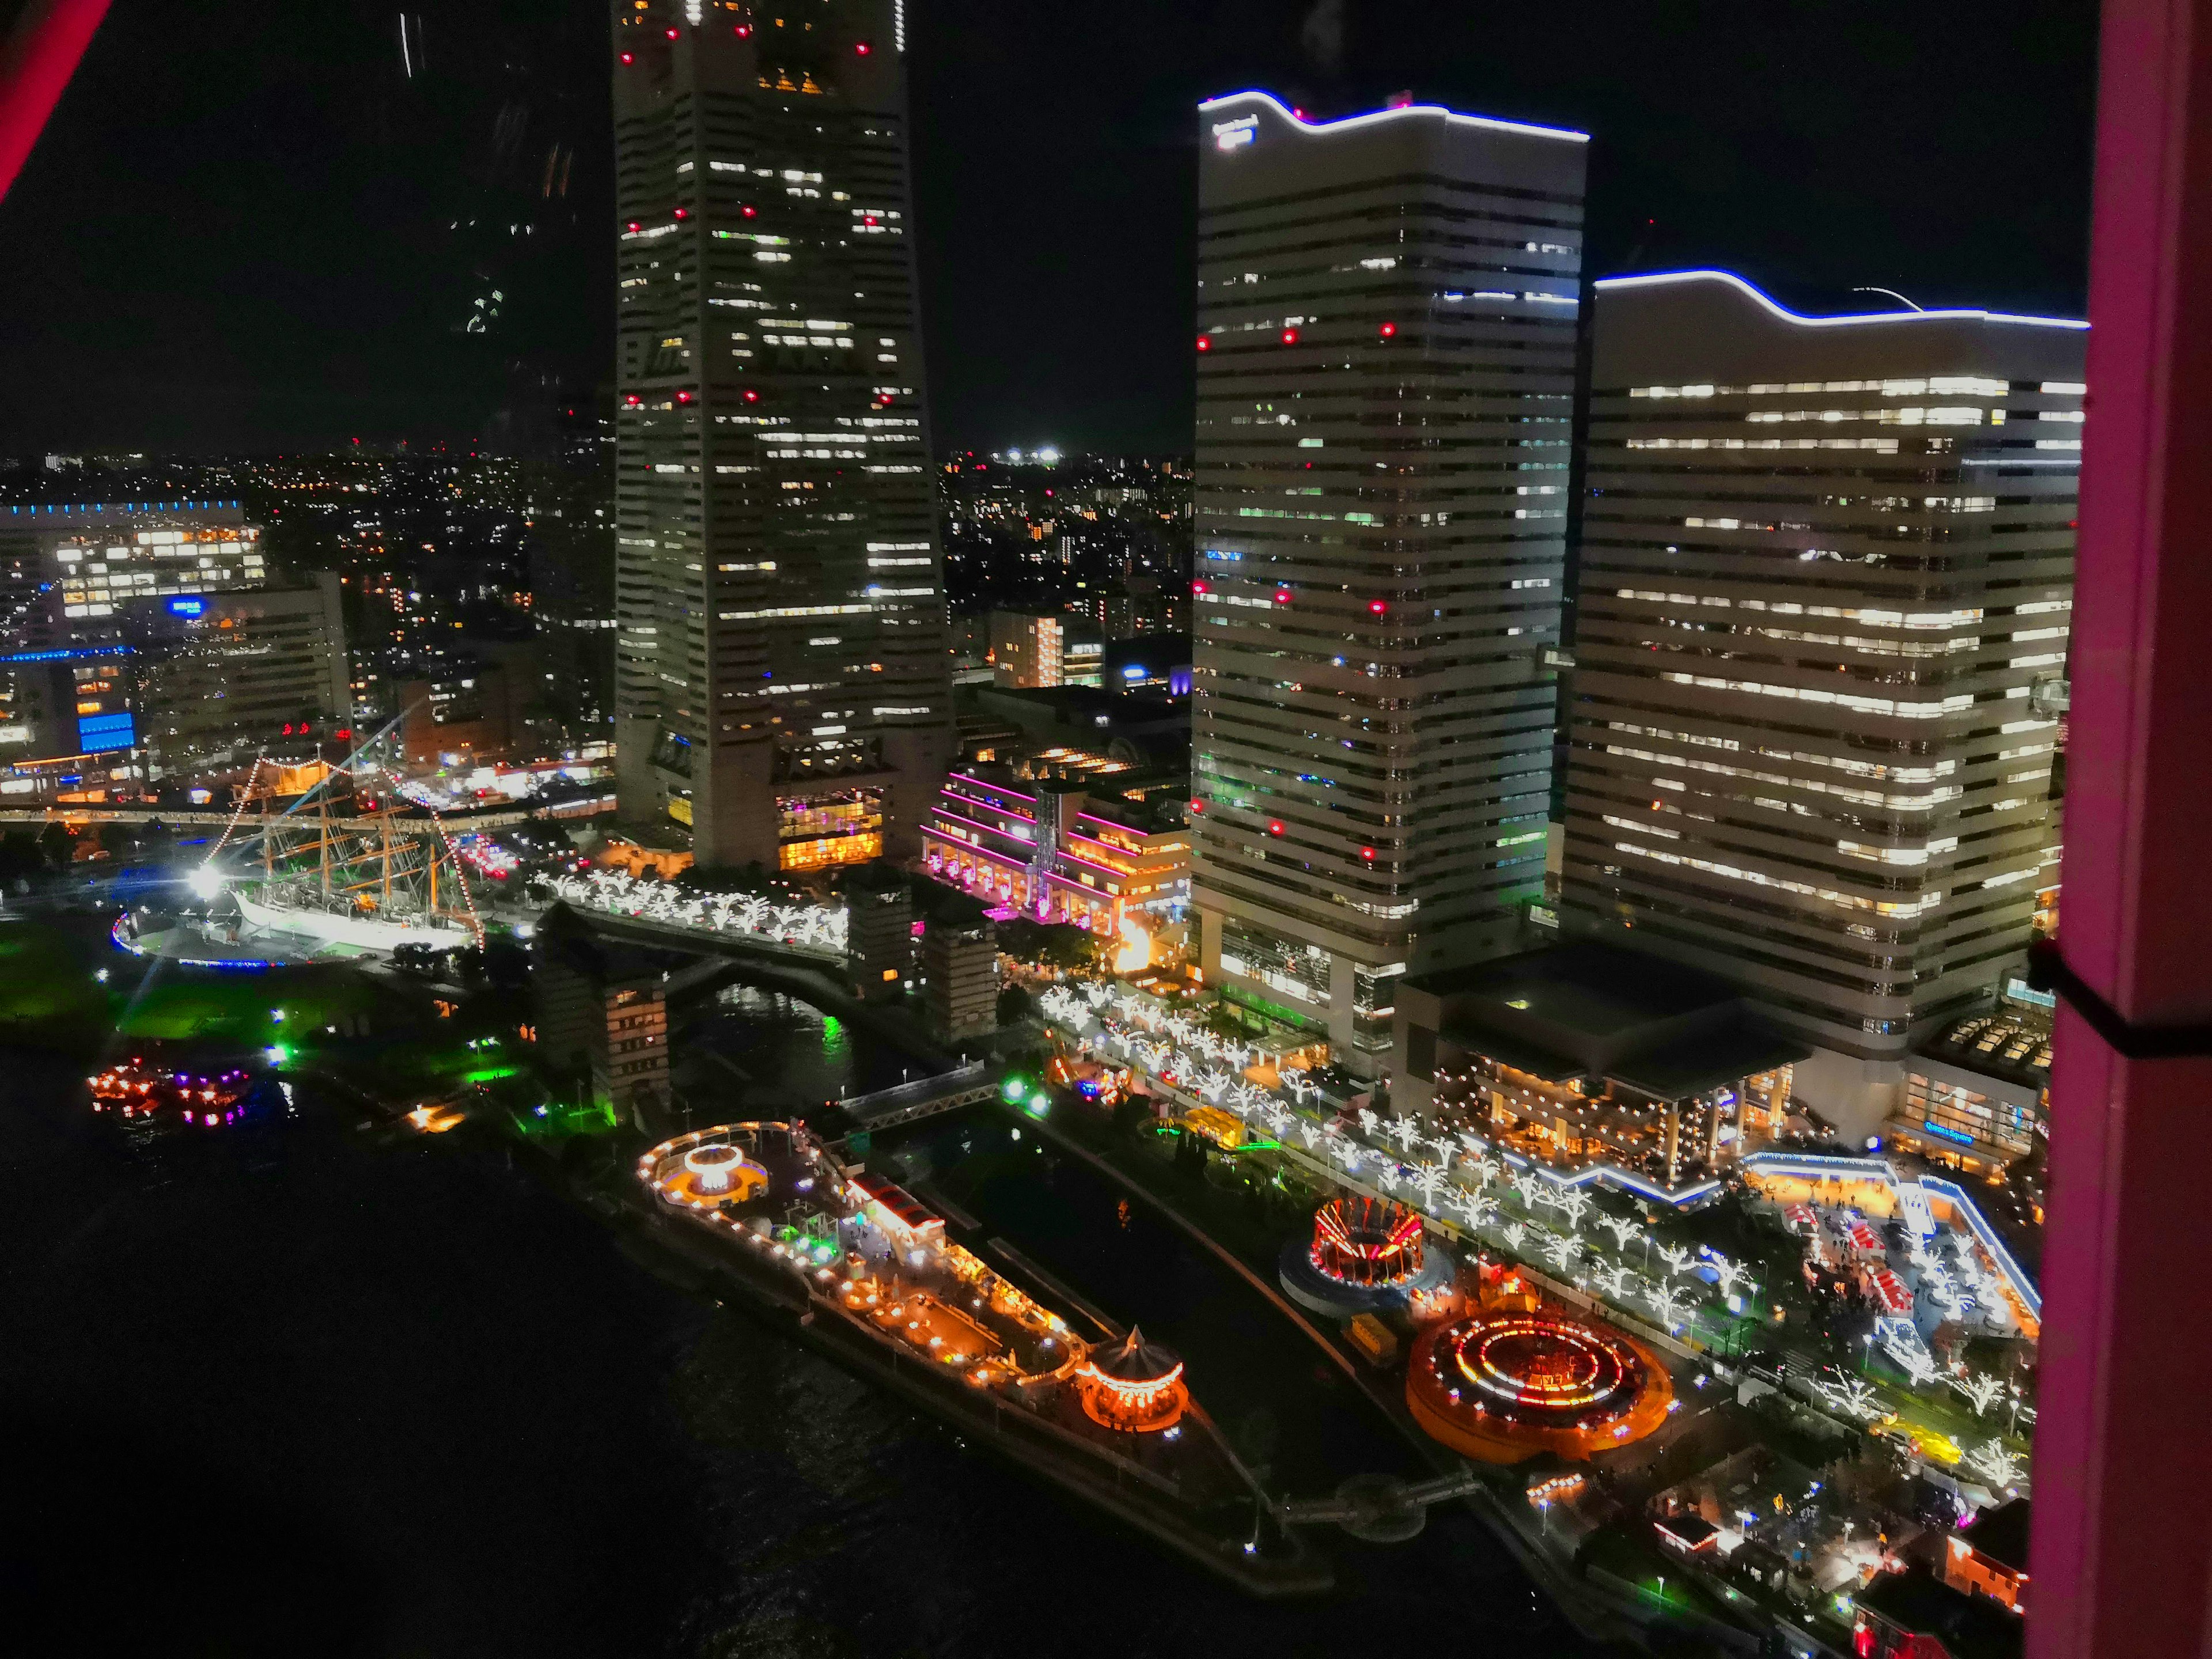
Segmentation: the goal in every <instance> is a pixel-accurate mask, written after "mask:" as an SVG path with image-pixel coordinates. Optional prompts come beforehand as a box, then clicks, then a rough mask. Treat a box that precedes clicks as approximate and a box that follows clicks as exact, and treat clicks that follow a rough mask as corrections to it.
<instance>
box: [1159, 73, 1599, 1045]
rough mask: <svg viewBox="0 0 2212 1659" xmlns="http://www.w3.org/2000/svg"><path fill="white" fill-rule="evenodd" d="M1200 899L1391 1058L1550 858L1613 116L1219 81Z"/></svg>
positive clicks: (1232, 936) (1229, 944) (1225, 982)
mask: <svg viewBox="0 0 2212 1659" xmlns="http://www.w3.org/2000/svg"><path fill="white" fill-rule="evenodd" d="M1199 134H1200V158H1201V159H1200V167H1199V303H1198V314H1199V331H1200V332H1199V337H1198V339H1197V342H1196V344H1197V349H1198V434H1197V465H1198V471H1197V478H1196V483H1195V497H1194V502H1195V531H1196V541H1197V550H1198V558H1197V567H1198V580H1197V590H1198V591H1197V592H1195V593H1194V612H1195V617H1196V645H1195V653H1196V654H1195V665H1196V673H1195V676H1194V686H1193V690H1194V714H1193V722H1194V751H1193V763H1194V772H1195V775H1194V793H1195V795H1196V796H1197V797H1198V817H1197V823H1198V826H1199V829H1198V835H1197V838H1196V846H1195V854H1194V866H1193V878H1192V886H1193V898H1194V903H1195V905H1196V907H1197V908H1198V909H1199V911H1200V917H1201V926H1202V928H1203V940H1202V951H1203V965H1204V968H1205V970H1206V975H1207V977H1208V979H1209V980H1210V981H1212V982H1214V983H1216V984H1218V985H1219V986H1220V987H1222V988H1223V989H1224V990H1225V992H1226V993H1227V994H1229V995H1230V996H1231V997H1232V998H1236V999H1237V1000H1241V1001H1243V1002H1244V1003H1246V1004H1247V1005H1248V1006H1253V1007H1255V1008H1256V1009H1258V1010H1259V1011H1261V1012H1264V1013H1266V1014H1267V1015H1268V1016H1269V1017H1270V1018H1273V1019H1274V1020H1276V1021H1277V1022H1278V1023H1279V1024H1284V1025H1287V1026H1291V1027H1293V1028H1297V1029H1301V1030H1309V1031H1311V1032H1313V1033H1315V1034H1316V1035H1318V1036H1326V1037H1327V1038H1328V1041H1329V1042H1330V1043H1331V1044H1332V1046H1333V1048H1334V1050H1335V1052H1336V1054H1338V1055H1339V1056H1340V1058H1341V1059H1342V1060H1344V1061H1345V1062H1346V1063H1347V1064H1348V1065H1350V1066H1352V1067H1353V1068H1355V1069H1357V1070H1358V1071H1360V1072H1362V1073H1373V1072H1374V1071H1376V1069H1377V1066H1378V1056H1380V1055H1381V1054H1383V1052H1384V1051H1386V1050H1387V1049H1388V1048H1389V1042H1390V1012H1391V1008H1392V990H1393V985H1394V982H1395V976H1396V975H1400V974H1401V973H1404V972H1406V971H1407V970H1408V969H1420V968H1426V967H1430V966H1435V965H1443V964H1446V963H1450V962H1452V961H1454V960H1458V959H1466V958H1471V957H1480V956H1483V955H1486V954H1491V953H1493V952H1495V951H1499V950H1502V949H1504V948H1507V947H1508V946H1509V945H1510V944H1511V943H1513V942H1514V941H1515V939H1516V935H1517V930H1518V927H1519V916H1518V914H1517V913H1518V911H1519V909H1520V908H1521V907H1522V906H1523V905H1524V904H1525V902H1527V901H1528V899H1530V898H1533V897H1535V896H1539V895H1540V894H1541V890H1542V885H1543V872H1544V834H1545V828H1544V826H1545V819H1546V815H1547V793H1548V791H1549V788H1550V782H1551V752H1552V733H1553V715H1554V696H1555V693H1554V687H1553V672H1552V670H1551V669H1550V668H1549V667H1547V665H1546V660H1545V652H1546V647H1549V646H1553V645H1555V644H1556V643H1557V641H1558V634H1559V599H1560V584H1561V581H1562V580H1563V577H1564V567H1565V526H1566V502H1567V489H1568V467H1569V462H1570V458H1571V450H1572V432H1573V422H1572V416H1573V398H1574V380H1575V353H1576V337H1577V324H1576V316H1577V293H1578V289H1579V283H1580V272H1581V265H1582V240H1583V238H1582V221H1583V167H1584V160H1585V155H1586V150H1587V144H1586V141H1585V140H1584V138H1583V135H1581V134H1579V133H1573V132H1561V131H1553V130H1552V129H1549V128H1545V127H1534V126H1526V125H1521V124H1518V123H1516V122H1510V121H1497V120H1489V119H1486V118H1480V117H1477V116H1471V115H1462V114H1456V113H1453V112H1449V111H1446V110H1443V109H1440V108H1436V107H1433V106H1406V107H1396V108H1392V109H1388V110H1383V111H1379V112H1376V113H1374V114H1371V115H1363V116H1358V117H1355V118H1351V119H1347V120H1340V121H1330V122H1314V121H1310V120H1307V119H1305V118H1303V117H1302V116H1300V115H1298V114H1297V113H1296V112H1292V111H1291V110H1289V109H1286V108H1285V107H1284V106H1282V105H1281V104H1279V103H1278V102H1277V101H1276V100H1274V99H1273V98H1270V97H1268V96H1267V95H1266V94H1260V93H1242V94H1237V95H1235V96H1233V97H1229V98H1223V99H1217V100H1214V101H1212V102H1211V103H1208V104H1206V105H1203V106H1200V116H1199Z"/></svg>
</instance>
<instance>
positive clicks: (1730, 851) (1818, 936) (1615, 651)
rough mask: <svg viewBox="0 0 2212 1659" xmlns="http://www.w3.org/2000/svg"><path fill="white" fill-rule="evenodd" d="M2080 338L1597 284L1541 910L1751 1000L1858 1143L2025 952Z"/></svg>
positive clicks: (1637, 280) (2048, 743)
mask: <svg viewBox="0 0 2212 1659" xmlns="http://www.w3.org/2000/svg"><path fill="white" fill-rule="evenodd" d="M2083 346H2084V337H2083V330H2082V328H2081V325H2078V324H2072V323H2066V322H2057V321H2050V320H2045V319H2033V318H2020V317H2005V316H1996V315H1990V314H1988V313H1980V312H1905V313H1887V314H1882V315H1875V316H1857V317H1829V318H1803V317H1799V316H1796V315H1795V314H1794V313H1790V312H1788V311H1785V310H1784V309H1783V308H1782V307H1779V306H1778V305H1776V304H1775V303H1774V302H1773V301H1771V300H1769V299H1768V298H1767V297H1766V296H1765V295H1762V294H1760V293H1759V292H1758V291H1757V290H1756V289H1753V288H1752V287H1751V286H1750V285H1749V284H1747V283H1744V282H1742V281H1741V280H1740V279H1738V278H1736V277H1734V276H1728V275H1726V274H1724V273H1721V272H1715V271H1697V272H1688V273H1683V274H1680V275H1674V276H1650V277H1643V276H1638V277H1625V278H1616V279H1612V280H1609V281H1605V282H1601V283H1597V284H1596V298H1595V317H1594V318H1593V319H1592V345H1591V354H1592V367H1591V380H1590V387H1591V389H1590V405H1589V450H1588V459H1587V483H1588V489H1589V495H1588V496H1587V499H1586V501H1585V502H1584V505H1583V525H1582V537H1581V543H1580V551H1579V559H1580V565H1579V578H1578V587H1577V601H1576V603H1577V612H1576V638H1575V641H1574V655H1575V659H1576V668H1575V671H1574V680H1573V685H1572V690H1571V697H1570V698H1569V700H1568V705H1567V720H1568V732H1567V737H1568V754H1569V759H1568V764H1567V778H1566V788H1565V846H1564V853H1563V862H1562V871H1561V890H1560V903H1561V909H1562V918H1563V921H1564V922H1565V925H1566V926H1567V927H1570V928H1576V929H1581V930H1594V931H1596V932H1599V933H1623V932H1624V931H1625V930H1631V929H1632V930H1633V933H1632V937H1633V939H1634V942H1635V943H1636V945H1638V948H1640V949H1642V950H1644V951H1651V952H1654V953H1657V954H1662V955H1666V956H1669V957H1674V959H1676V960H1678V961H1681V962H1684V963H1690V964H1692V965H1694V966H1698V967H1703V968H1706V969H1711V970H1713V971H1716V972H1718V973H1721V974H1723V975H1728V976H1729V977H1730V978H1731V979H1733V980H1735V981H1736V982H1738V983H1740V984H1741V985H1743V986H1744V987H1745V988H1746V989H1747V991H1748V992H1749V993H1750V994H1753V996H1755V997H1756V998H1757V999H1758V1000H1759V1001H1760V1002H1761V1003H1762V1004H1763V1005H1765V1006H1766V1008H1767V1009H1768V1010H1770V1011H1771V1013H1772V1014H1773V1015H1774V1016H1775V1017H1776V1018H1778V1019H1779V1020H1781V1021H1783V1022H1784V1024H1787V1025H1789V1026H1790V1027H1791V1028H1792V1029H1794V1030H1797V1031H1799V1032H1802V1034H1803V1035H1804V1036H1806V1037H1807V1038H1808V1040H1809V1041H1811V1042H1813V1043H1814V1045H1815V1046H1816V1048H1817V1049H1818V1050H1820V1054H1816V1056H1815V1060H1814V1063H1812V1064H1809V1065H1808V1066H1802V1067H1800V1068H1799V1071H1798V1073H1797V1090H1798V1093H1799V1096H1800V1097H1801V1098H1802V1099H1803V1100H1805V1101H1806V1103H1808V1104H1809V1105H1811V1106H1813V1107H1814V1108H1815V1109H1818V1110H1820V1112H1821V1113H1823V1114H1824V1115H1826V1116H1828V1117H1829V1118H1831V1119H1832V1121H1835V1122H1836V1123H1838V1125H1839V1126H1840V1127H1843V1128H1844V1130H1845V1131H1846V1132H1847V1133H1853V1134H1864V1133H1872V1132H1873V1131H1874V1130H1875V1128H1876V1127H1879V1124H1880V1121H1881V1118H1882V1117H1883V1116H1884V1115H1886V1114H1887V1111H1888V1109H1889V1108H1890V1105H1891V1103H1892V1102H1893V1097H1894V1095H1895V1092H1896V1090H1897V1088H1898V1086H1899V1085H1901V1083H1902V1082H1903V1068H1902V1065H1901V1062H1902V1060H1904V1058H1905V1054H1906V1051H1907V1048H1908V1045H1909V1043H1910V1042H1911V1038H1912V1036H1913V1035H1914V1034H1915V1033H1916V1032H1917V1031H1920V1030H1926V1029H1928V1028H1929V1027H1930V1026H1932V1025H1934V1024H1937V1023H1939V1022H1942V1021H1943V1020H1945V1019H1947V1018H1951V1017H1954V1016H1955V1015H1957V1014H1958V1013H1959V1012H1961V1011H1963V1010H1964V1009H1966V1008H1967V1007H1970V1006H1973V1005H1975V1004H1977V1003H1978V1002H1981V1001H1984V1000H1987V998H1988V997H1989V995H1990V992H1991V991H1992V989H1993V988H1994V985H1995V982H1996V979H1997V977H1998V975H1999V974H2000V972H2001V970H2002V968H2003V966H2004V964H2005V963H2007V962H2008V960H2010V959H2012V958H2013V957H2015V955H2016V953H2018V952H2019V951H2021V950H2022V949H2023V948H2024V946H2025V945H2026V944H2027V939H2028V937H2029V931H2030V918H2031V915H2032V913H2033V909H2034V907H2035V903H2036V895H2037V892H2038V890H2039V886H2040V885H2041V884H2042V882H2041V879H2040V876H2039V872H2040V871H2041V869H2042V866H2043V863H2044V860H2045V854H2046V851H2047V848H2048V845H2049V842H2050V841H2051V837H2052V836H2053V834H2054V833H2055V831H2054V827H2053V821H2052V815H2051V799H2050V797H2051V771H2052V756H2053V749H2054V745H2055V742H2056V739H2057V730H2058V727H2057V714H2056V713H2055V712H2054V711H2053V708H2052V707H2051V704H2052V701H2053V700H2052V698H2051V696H2049V693H2050V692H2051V690H2053V689H2055V688H2056V686H2057V683H2058V682H2059V681H2060V680H2061V679H2062V678H2063V675H2064V672H2065V665H2066V653H2067V632H2068V616H2069V611H2070V609H2071V594H2072V584H2073V551H2074V531H2073V521H2074V518H2075V474H2076V471H2077V468H2078V465H2079V461H2080V457H2081V414H2082V391H2083V387H2082V382H2081V374H2082V358H2083Z"/></svg>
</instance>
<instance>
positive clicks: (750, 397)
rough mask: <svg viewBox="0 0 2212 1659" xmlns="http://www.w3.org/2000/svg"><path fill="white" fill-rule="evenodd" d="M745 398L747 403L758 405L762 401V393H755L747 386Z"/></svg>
mask: <svg viewBox="0 0 2212 1659" xmlns="http://www.w3.org/2000/svg"><path fill="white" fill-rule="evenodd" d="M744 398H745V401H746V402H747V403H749V404H757V403H758V402H759V401H760V393H759V392H756V391H754V390H753V389H752V388H751V387H750V386H747V387H746V388H745V392H744Z"/></svg>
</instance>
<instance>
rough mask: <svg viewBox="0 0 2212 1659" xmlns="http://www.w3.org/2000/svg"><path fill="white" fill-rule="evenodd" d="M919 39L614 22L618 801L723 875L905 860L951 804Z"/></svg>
mask: <svg viewBox="0 0 2212 1659" xmlns="http://www.w3.org/2000/svg"><path fill="white" fill-rule="evenodd" d="M904 10H905V9H904V6H903V4H902V0H803V3H797V4H793V5H791V6H787V7H782V8H777V9H763V8H757V7H752V6H745V5H737V4H731V3H724V0H716V3H711V4H709V3H703V0H676V3H671V0H621V3H618V4H617V6H616V7H615V9H614V29H613V34H614V40H613V46H612V51H613V53H614V58H615V62H614V65H613V68H614V86H615V135H616V154H617V185H616V192H617V210H618V219H619V223H618V225H617V236H618V238H619V241H618V249H619V252H618V254H617V280H618V281H619V283H620V301H619V304H620V313H619V319H620V320H619V341H618V345H617V351H618V353H619V359H620V361H619V362H618V364H617V394H618V395H617V410H616V422H617V452H616V453H617V481H616V517H617V525H616V536H617V591H616V615H617V671H616V694H615V695H616V740H617V745H618V765H619V787H620V794H621V803H622V811H623V816H624V817H629V818H635V819H672V820H673V821H675V822H676V823H680V824H688V825H689V826H690V830H691V835H692V839H693V845H694V848H695V849H696V852H697V854H698V856H699V858H700V860H701V861H702V863H714V864H731V863H744V862H747V861H750V860H759V861H760V862H761V863H763V864H765V865H767V866H769V867H770V868H775V867H779V866H780V867H781V868H783V869H786V870H794V869H807V868H812V867H816V866H821V865H824V864H838V863H851V862H858V861H860V860H864V859H866V858H870V857H872V856H874V855H875V854H877V853H878V852H880V851H884V850H890V851H894V852H896V851H899V850H902V848H904V847H905V846H906V845H907V843H908V842H909V841H910V840H911V837H912V833H913V831H914V829H915V824H916V822H917V820H918V819H919V817H920V815H921V811H922V809H923V808H924V806H925V805H927V802H928V801H929V800H930V799H932V798H933V795H934V793H935V791H936V789H937V787H939V784H941V783H942V782H943V781H944V770H945V764H946V762H947V759H948V757H949V753H950V748H951V737H950V734H951V687H950V671H949V668H948V659H947V658H946V655H945V638H944V633H945V602H944V592H943V590H944V584H943V578H942V571H941V569H940V563H941V561H940V556H939V548H938V541H937V532H936V520H935V513H934V510H933V504H932V500H931V495H930V477H929V473H928V470H927V469H928V461H927V456H928V453H929V450H928V441H927V440H928V427H927V417H926V415H925V412H924V398H923V381H922V374H921V335H920V329H919V325H918V318H917V314H916V306H915V276H914V249H913V236H912V231H913V211H912V207H911V204H910V199H909V193H908V180H907V137H906V87H905V72H904V58H905V40H904ZM779 12H780V14H781V15H777V14H778V13H779ZM916 845H918V843H916Z"/></svg>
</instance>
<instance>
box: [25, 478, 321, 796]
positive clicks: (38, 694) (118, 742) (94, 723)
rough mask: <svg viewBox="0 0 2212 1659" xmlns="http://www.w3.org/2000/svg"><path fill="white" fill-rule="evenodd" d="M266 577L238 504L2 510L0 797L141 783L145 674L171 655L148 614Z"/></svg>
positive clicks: (190, 608)
mask: <svg viewBox="0 0 2212 1659" xmlns="http://www.w3.org/2000/svg"><path fill="white" fill-rule="evenodd" d="M269 576H270V573H269V569H268V567H267V565H266V563H265V562H264V558H263V556H262V553H261V547H260V532H259V531H258V530H257V529H255V528H254V527H253V526H251V525H249V524H247V523H246V521H245V517H244V514H243V513H241V512H240V510H239V505H238V503H237V502H236V501H128V502H124V501H109V502H88V503H82V504H69V505H63V504H58V503H47V502H40V503H35V504H23V505H18V506H14V507H7V508H6V509H4V511H0V638H4V639H5V640H6V641H7V642H8V643H9V645H10V646H11V647H16V648H15V649H13V650H11V651H10V652H9V653H8V654H7V655H6V656H4V657H0V796H5V797H11V798H15V804H16V805H27V804H29V803H30V801H34V800H44V799H60V800H70V801H90V800H103V799H108V798H109V797H110V796H112V795H114V794H118V793H123V794H127V793H135V792H136V791H137V788H138V787H139V786H140V785H141V784H142V783H143V781H145V780H146V779H147V777H148V776H149V773H148V763H149V756H147V755H146V754H145V753H143V752H142V749H141V745H142V743H143V741H144V732H143V727H142V721H141V719H140V711H141V707H142V702H143V693H144V690H145V688H144V687H143V685H142V684H141V682H142V680H143V678H144V677H145V675H146V673H147V672H148V671H149V667H151V666H153V665H155V662H156V661H157V660H158V659H159V658H160V656H161V653H160V652H158V651H157V652H155V655H154V657H153V658H149V656H148V655H147V654H145V652H144V650H143V647H145V646H146V645H149V644H158V643H160V641H148V640H146V639H145V638H144V635H145V634H146V633H147V632H148V631H149V623H148V620H147V619H148V618H149V617H162V618H163V619H164V620H165V622H166V621H167V620H168V619H171V618H175V619H184V618H189V617H198V616H200V615H201V614H203V613H204V611H206V609H207V608H208V607H209V606H210V605H216V603H217V600H216V596H225V597H226V598H227V597H228V596H231V595H242V594H244V593H246V592H252V591H253V590H258V589H260V588H262V587H264V586H265V585H266V584H267V582H268V580H269ZM152 631H153V632H155V633H160V632H161V631H162V630H161V629H152ZM279 724H280V725H281V722H280V723H279ZM24 798H28V799H24Z"/></svg>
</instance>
